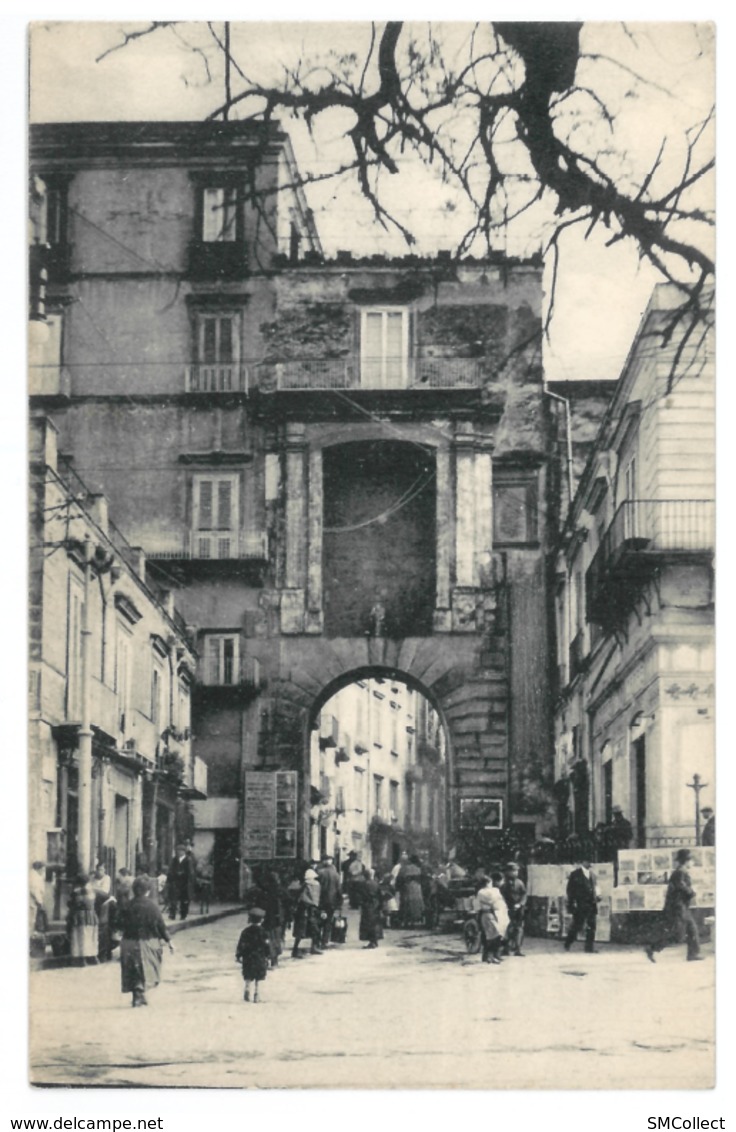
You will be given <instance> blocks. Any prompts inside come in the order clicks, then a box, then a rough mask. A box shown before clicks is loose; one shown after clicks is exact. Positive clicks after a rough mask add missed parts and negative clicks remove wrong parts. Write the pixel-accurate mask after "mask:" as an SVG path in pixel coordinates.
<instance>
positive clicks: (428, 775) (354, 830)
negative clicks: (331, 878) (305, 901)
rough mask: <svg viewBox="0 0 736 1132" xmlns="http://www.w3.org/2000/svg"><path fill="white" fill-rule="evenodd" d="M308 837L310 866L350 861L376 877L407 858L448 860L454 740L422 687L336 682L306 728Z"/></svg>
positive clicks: (360, 677) (360, 675) (381, 673)
mask: <svg viewBox="0 0 736 1132" xmlns="http://www.w3.org/2000/svg"><path fill="white" fill-rule="evenodd" d="M308 735H309V738H308V742H309V760H308V765H309V797H308V799H307V802H308V805H307V812H308V819H307V820H308V830H307V833H306V841H305V843H306V844H308V845H309V852H310V854H311V856H312V857H313V858H316V857H323V856H325V855H329V856H332V857H334V858H335V860H336V861H337V862H338V863H339V864H342V863H344V862H345V860H346V859H347V858H348V856H349V855H350V853H351V852H352V853H354V854H360V859H361V860H362V863H363V864H364V865H365V866H367V867H371V868H374V869H376V870H377V872H378V873H379V874H382V873H385V872H387V871H389V870H390V869H391V868H392V867H393V866H394V865H395V864H396V863H397V862H398V861H399V859H400V858H401V854H402V853H408V854H417V855H418V856H420V857H421V858H422V859H423V860H424V861H426V862H427V863H428V864H433V865H434V864H437V863H438V862H439V861H440V860H442V859H443V858H444V857H445V856H446V853H447V848H448V840H449V836H450V829H449V819H450V805H449V793H450V790H449V775H448V768H449V765H450V750H449V732H448V729H447V726H446V723H445V721H444V718H443V716H442V713H441V711H440V709H439V705H437V704H436V703H435V702H434V701H433V698H432V697H431V696H430V695H429V694H428V693H427V691H426V690H425V689H422V688H421V686H420V685H419V683H418V682H417V681H416V680H413V679H412V678H411V677H410V676H408V675H407V674H405V673H402V672H398V671H396V670H393V669H389V668H382V667H375V666H374V667H369V668H363V669H358V670H355V671H352V672H350V673H346V674H345V675H344V676H342V677H340V678H339V679H337V680H335V681H332V682H331V683H330V684H329V685H327V687H326V688H325V689H324V691H323V692H322V693H321V694H320V696H319V697H318V698H317V700H316V701H315V703H314V705H313V708H312V711H311V714H310V726H309V733H308Z"/></svg>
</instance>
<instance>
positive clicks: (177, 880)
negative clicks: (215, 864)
mask: <svg viewBox="0 0 736 1132" xmlns="http://www.w3.org/2000/svg"><path fill="white" fill-rule="evenodd" d="M195 886H196V873H195V867H194V861H193V859H192V855H191V853H188V852H187V847H186V845H183V844H182V845H177V847H176V853H175V854H174V856H173V858H172V861H171V865H170V867H169V872H168V876H167V878H166V890H167V895H168V904H169V916H170V917H171V919H172V920H175V919H176V907H177V904H178V906H179V915H180V916H181V918H182V920H186V918H187V916H188V915H189V905H190V903H191V901H192V899H193V898H194V890H195Z"/></svg>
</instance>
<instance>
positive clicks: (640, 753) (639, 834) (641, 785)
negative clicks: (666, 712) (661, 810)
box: [633, 735, 647, 849]
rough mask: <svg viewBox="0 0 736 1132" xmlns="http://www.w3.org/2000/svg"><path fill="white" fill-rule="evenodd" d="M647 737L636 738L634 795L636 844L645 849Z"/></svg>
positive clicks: (634, 746)
mask: <svg viewBox="0 0 736 1132" xmlns="http://www.w3.org/2000/svg"><path fill="white" fill-rule="evenodd" d="M646 743H647V739H646V735H640V736H639V738H638V739H635V740H634V744H633V748H634V797H635V806H636V844H637V847H638V848H639V849H643V848H644V847H645V846H646V843H647V747H646Z"/></svg>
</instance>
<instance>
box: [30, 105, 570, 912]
mask: <svg viewBox="0 0 736 1132" xmlns="http://www.w3.org/2000/svg"><path fill="white" fill-rule="evenodd" d="M31 151H32V163H33V169H34V173H35V175H36V180H35V181H34V186H35V190H36V195H37V198H38V199H37V202H36V205H37V207H36V211H37V215H38V219H37V226H36V232H37V243H36V244H35V245H34V248H33V249H32V252H33V256H32V266H33V267H34V271H35V274H34V276H33V278H34V280H37V279H38V278H39V274H38V273H39V272H40V270H41V269H43V270H44V271H45V273H46V275H47V282H46V293H45V302H46V321H47V324H48V326H49V329H50V332H49V334H48V337H47V341H46V344H45V346H44V349H43V353H42V355H41V356H40V360H39V358H36V359H35V364H34V367H33V369H32V382H31V389H32V393H33V401H34V403H35V404H36V405H37V406H39V407H41V408H43V409H44V411H46V412H47V413H49V414H50V415H51V416H52V417H53V420H54V422H55V423H56V425H57V427H58V429H59V431H60V435H61V448H62V451H63V452H64V453H65V454H67V455H69V456H73V459H74V467H75V468H76V469H77V471H78V472H79V474H80V475H82V476H83V477H84V479H85V481H86V482H88V483H89V484H90V485H91V487H92V489H93V490H95V491H97V490H103V489H104V491H105V492H106V494H107V496H108V497H109V499H110V506H111V510H112V511H113V513H114V514H115V516H116V519H117V522H118V523H119V525H120V527H121V529H122V530H123V531H124V532H125V535H126V537H127V538H128V540H129V541H130V542H131V543H132V544H133V545H135V546H138V547H140V548H141V550H142V555H143V558H145V570H146V576H147V577H148V578H150V579H151V581H152V582H154V581H155V582H156V583H157V584H159V585H161V584H162V585H165V586H166V587H168V588H170V589H172V590H173V591H174V592H175V593H176V599H177V604H178V605H179V607H180V608H181V610H182V612H183V614H184V617H185V619H186V622H187V624H189V625H191V626H193V628H194V630H195V631H196V640H197V651H198V653H199V670H198V678H197V681H196V683H195V687H194V700H193V713H194V721H195V723H194V744H195V750H196V752H197V754H198V755H199V756H200V757H201V758H202V759H203V760H204V761H205V762H206V764H207V766H208V783H209V786H208V791H209V796H208V798H207V800H206V801H201V802H198V803H194V810H195V818H196V834H195V847H196V848H197V851H198V852H201V851H203V850H207V851H209V850H210V849H211V850H212V852H213V853H214V855H215V858H216V861H217V862H218V863H219V864H218V869H217V871H218V872H219V874H220V876H227V877H229V880H228V881H227V884H226V887H228V886H229V888H230V889H231V890H232V891H233V892H235V891H237V889H238V887H239V886H240V885H242V870H243V864H244V863H245V861H246V860H247V859H248V858H249V857H253V856H254V855H256V856H261V855H269V852H270V851H271V850H272V851H273V853H275V854H276V855H277V856H280V855H282V854H283V855H285V856H293V855H294V854H296V853H299V854H300V855H301V854H303V853H305V852H308V851H309V844H310V828H311V827H310V817H311V812H312V811H311V805H310V789H309V786H310V780H311V777H310V767H309V758H310V735H311V734H312V731H313V728H314V725H315V721H316V720H317V719H318V718H319V715H320V713H321V712H322V710H323V709H324V707H325V705H326V704H327V701H328V700H329V699H330V698H331V697H332V696H333V695H334V694H335V693H336V692H338V691H339V690H340V688H342V687H345V686H347V685H349V684H352V683H354V682H355V681H356V680H357V679H367V678H370V679H376V678H383V679H386V680H387V681H391V680H396V681H402V682H405V683H406V684H407V685H408V686H409V687H411V688H415V689H416V690H417V691H419V692H421V693H422V694H423V695H424V696H425V697H426V698H427V699H428V700H429V702H430V703H431V705H432V708H433V709H434V710H435V711H436V712H437V713H438V717H439V718H441V719H442V724H443V727H444V732H445V746H446V758H445V763H444V765H445V768H446V782H445V787H446V788H445V790H444V798H445V812H444V829H445V836H446V837H447V838H448V839H452V837H453V836H454V832H455V831H456V829H457V828H458V825H459V823H460V821H461V815H462V813H463V812H470V809H471V808H472V805H471V804H474V803H475V802H478V801H482V802H484V803H485V802H488V803H492V805H491V810H492V812H493V813H494V814H495V815H496V820H495V821H494V823H493V829H492V830H491V831H490V833H491V835H493V833H494V831H495V832H496V833H497V832H498V831H500V830H501V829H502V828H504V829H508V828H509V827H513V828H514V829H515V830H516V832H517V833H518V834H519V836H529V837H533V836H534V833H535V829H537V828H538V827H539V826H540V823H542V822H543V821H544V820H545V818H546V813H547V807H548V797H549V794H548V792H547V788H548V786H551V760H550V752H551V743H552V729H551V698H550V689H549V682H548V670H549V658H550V649H551V633H550V625H549V618H548V613H547V610H548V589H549V587H548V578H549V553H550V549H551V532H552V529H553V527H554V514H555V508H554V502H553V500H554V498H555V494H556V491H557V481H558V479H559V470H558V463H559V461H558V459H557V456H558V446H557V443H556V440H555V439H554V436H553V434H554V431H555V430H554V425H555V419H556V418H555V411H554V408H553V403H552V401H551V399H550V398H548V397H546V396H545V389H544V385H543V381H542V371H541V364H540V354H539V349H540V336H539V330H540V310H541V302H542V293H541V263H540V262H538V261H537V260H531V261H526V262H519V261H511V260H508V259H506V258H505V257H503V256H502V255H498V256H495V257H491V258H489V259H487V260H484V261H468V262H460V263H458V262H454V261H452V260H451V259H450V257H449V256H448V257H442V256H441V257H440V258H438V259H429V260H422V259H419V258H416V257H407V258H406V259H403V260H402V259H399V260H385V259H383V258H382V257H371V258H370V259H368V260H354V259H353V258H352V257H351V256H350V254H349V253H346V252H339V253H337V255H336V257H335V258H334V259H332V260H325V259H324V258H323V257H322V255H321V254H320V245H319V241H318V237H317V233H316V231H315V228H314V224H313V221H312V218H311V215H310V213H309V211H308V209H307V208H306V205H305V201H304V199H303V197H302V195H301V194H300V192H299V191H297V190H296V189H294V188H293V185H294V184H295V183H296V180H297V178H296V176H295V173H294V168H293V159H292V157H291V152H290V149H289V144H288V139H287V138H286V136H285V135H284V134H283V133H281V132H280V131H279V129H278V128H277V127H276V126H275V125H273V124H272V125H270V126H268V127H267V126H263V125H261V126H259V125H254V124H252V123H241V122H217V123H214V122H211V123H160V122H159V123H150V122H148V123H114V124H113V123H92V124H87V123H83V124H71V125H54V126H37V127H35V128H34V129H33V131H32V142H31ZM279 189H281V191H278V190H279ZM38 290H39V288H37V292H38ZM37 292H36V294H37ZM256 773H258V774H262V775H266V776H268V775H271V776H272V777H273V776H277V775H281V777H280V778H279V779H278V786H274V788H273V790H270V788H267V783H266V779H265V778H262V779H256V778H254V777H252V776H253V775H254V774H256ZM248 775H251V778H250V779H248V777H247V776H248ZM389 781H390V779H389ZM249 782H250V785H251V787H252V790H250V791H249V788H248V783H249ZM264 790H265V793H263V791H264ZM269 791H270V792H269ZM279 792H280V793H279ZM287 795H288V797H287ZM269 798H270V799H271V801H267V799H269ZM259 799H260V801H259ZM264 799H266V800H264ZM387 805H388V803H387ZM269 807H270V810H269V812H271V811H273V820H274V823H275V816H276V813H277V811H278V812H279V813H281V814H282V815H285V814H287V813H289V814H291V813H292V812H293V814H294V822H295V824H294V828H293V829H286V827H285V826H284V827H278V828H277V827H276V826H275V825H274V828H273V829H272V830H271V832H270V833H269V831H268V829H267V825H268V822H267V821H266V819H265V818H264V819H263V823H262V825H260V826H259V825H258V822H259V819H258V814H259V812H261V811H264V812H265V809H268V808H269ZM264 808H265V809H264ZM269 820H270V819H269ZM249 823H250V825H251V826H253V823H255V826H256V828H255V829H254V830H251V832H253V836H250V833H249V831H248V826H249ZM279 829H281V833H279V832H278V830H279ZM256 833H257V836H255V834H256ZM269 847H270V848H269ZM277 847H279V848H278V853H277Z"/></svg>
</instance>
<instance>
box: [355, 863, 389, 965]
mask: <svg viewBox="0 0 736 1132" xmlns="http://www.w3.org/2000/svg"><path fill="white" fill-rule="evenodd" d="M358 938H359V939H361V940H362V941H363V942H364V943H365V945H366V950H371V951H372V950H374V949H375V948H376V947H378V941H379V939H383V921H382V918H381V889H380V885H379V884H378V881H377V880H376V873H375V869H366V871H365V876H364V877H363V883H362V885H361V890H360V925H359V928H358Z"/></svg>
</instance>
